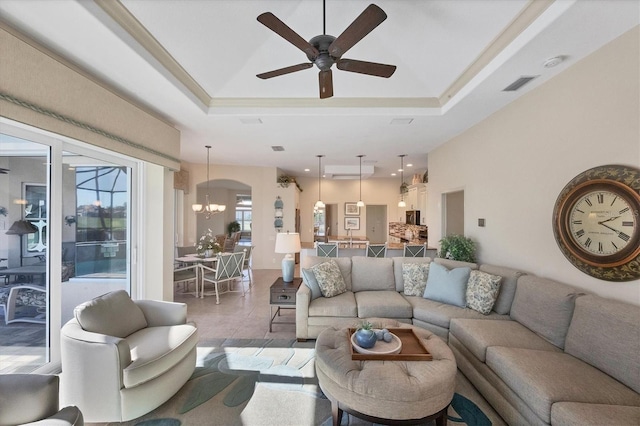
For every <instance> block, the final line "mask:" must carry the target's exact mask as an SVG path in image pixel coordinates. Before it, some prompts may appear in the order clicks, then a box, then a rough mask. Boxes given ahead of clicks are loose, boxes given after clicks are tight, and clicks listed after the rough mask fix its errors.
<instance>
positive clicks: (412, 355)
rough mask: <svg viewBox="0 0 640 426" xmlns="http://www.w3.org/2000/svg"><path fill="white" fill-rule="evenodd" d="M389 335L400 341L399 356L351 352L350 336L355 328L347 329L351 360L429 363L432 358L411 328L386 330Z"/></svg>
mask: <svg viewBox="0 0 640 426" xmlns="http://www.w3.org/2000/svg"><path fill="white" fill-rule="evenodd" d="M387 330H389V332H390V333H393V334H395V335H396V336H398V338H399V339H400V340H401V341H402V350H401V351H400V353H399V354H384V355H374V354H361V353H358V352H356V351H354V350H353V345H352V344H351V335H352V334H353V333H355V332H356V329H355V328H350V329H349V348H350V350H351V359H352V360H354V361H431V360H433V356H432V355H431V354H430V353H429V351H428V350H427V348H426V347H425V346H424V343H423V342H422V339H420V338H419V337H418V336H417V335H416V333H415V332H414V331H413V329H412V328H387Z"/></svg>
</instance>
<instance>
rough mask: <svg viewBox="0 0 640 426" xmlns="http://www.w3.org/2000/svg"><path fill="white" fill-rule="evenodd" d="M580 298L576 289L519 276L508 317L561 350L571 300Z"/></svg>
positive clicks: (569, 315)
mask: <svg viewBox="0 0 640 426" xmlns="http://www.w3.org/2000/svg"><path fill="white" fill-rule="evenodd" d="M581 294H583V293H580V291H579V290H578V289H577V288H575V287H571V286H569V285H566V284H562V283H559V282H556V281H552V280H549V279H545V278H540V277H536V276H533V275H523V276H521V277H520V278H519V279H518V286H517V288H516V295H515V297H514V298H513V305H512V306H511V312H510V315H511V318H513V319H514V320H516V321H518V322H519V323H520V324H523V325H524V326H525V327H527V328H529V329H531V330H533V331H534V332H535V333H536V334H538V335H540V336H542V337H543V338H545V339H547V340H548V341H549V342H551V343H553V344H554V345H556V346H557V347H559V348H564V339H565V337H566V335H567V329H568V328H569V323H570V322H571V316H572V315H573V308H574V305H575V299H576V297H577V296H578V295H581Z"/></svg>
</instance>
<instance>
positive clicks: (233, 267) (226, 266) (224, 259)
mask: <svg viewBox="0 0 640 426" xmlns="http://www.w3.org/2000/svg"><path fill="white" fill-rule="evenodd" d="M243 265H244V251H240V252H236V253H220V254H218V258H217V260H216V267H215V269H214V268H211V267H209V266H206V265H202V264H200V265H199V266H200V275H201V277H202V290H201V291H200V297H201V298H204V296H211V295H213V294H215V295H216V305H219V304H220V295H221V294H225V293H242V297H244V284H243V283H242V278H243V277H244V274H243V273H242V270H243ZM236 280H239V281H240V290H232V287H231V285H232V283H233V282H234V281H236ZM206 283H211V284H213V285H214V292H213V293H205V291H204V286H205V284H206ZM223 283H226V284H227V288H226V290H224V291H222V290H221V289H220V286H219V285H220V284H223Z"/></svg>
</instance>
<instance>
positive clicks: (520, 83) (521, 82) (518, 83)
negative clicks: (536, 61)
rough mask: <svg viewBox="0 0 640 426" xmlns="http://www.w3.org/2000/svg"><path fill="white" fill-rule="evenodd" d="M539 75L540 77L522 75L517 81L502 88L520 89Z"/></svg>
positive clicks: (508, 89)
mask: <svg viewBox="0 0 640 426" xmlns="http://www.w3.org/2000/svg"><path fill="white" fill-rule="evenodd" d="M537 77H538V76H537V75H534V76H524V77H520V78H519V79H517V80H516V81H514V82H513V83H511V84H510V85H508V86H507V87H505V88H504V89H502V91H503V92H515V91H516V90H518V89H520V88H521V87H522V86H524V85H525V84H527V83H528V82H530V81H531V80H533V79H534V78H537Z"/></svg>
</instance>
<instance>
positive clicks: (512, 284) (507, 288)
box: [480, 264, 525, 315]
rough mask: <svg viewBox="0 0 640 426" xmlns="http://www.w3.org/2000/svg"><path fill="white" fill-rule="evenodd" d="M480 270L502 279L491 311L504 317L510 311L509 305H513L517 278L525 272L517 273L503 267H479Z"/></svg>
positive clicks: (514, 270) (484, 265)
mask: <svg viewBox="0 0 640 426" xmlns="http://www.w3.org/2000/svg"><path fill="white" fill-rule="evenodd" d="M480 270H481V271H482V272H486V273H487V274H491V275H499V276H501V277H502V282H501V283H500V292H499V293H498V299H496V303H495V304H494V305H493V310H494V311H496V312H497V313H499V314H501V315H506V314H508V313H509V311H510V310H511V304H512V303H513V296H515V294H516V285H517V283H518V278H520V277H521V276H522V275H525V272H522V271H518V270H516V269H511V268H505V267H503V266H495V265H486V264H483V265H480Z"/></svg>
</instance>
